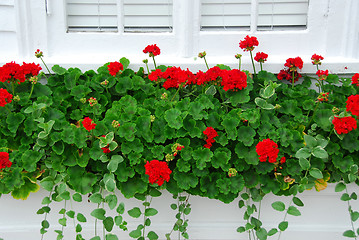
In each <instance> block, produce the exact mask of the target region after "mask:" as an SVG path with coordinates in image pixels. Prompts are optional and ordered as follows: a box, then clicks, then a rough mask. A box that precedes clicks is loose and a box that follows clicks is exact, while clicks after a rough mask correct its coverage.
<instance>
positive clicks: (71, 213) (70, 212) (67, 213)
mask: <svg viewBox="0 0 359 240" xmlns="http://www.w3.org/2000/svg"><path fill="white" fill-rule="evenodd" d="M66 215H67V216H69V218H74V217H75V212H74V211H72V210H70V211H67V212H66Z"/></svg>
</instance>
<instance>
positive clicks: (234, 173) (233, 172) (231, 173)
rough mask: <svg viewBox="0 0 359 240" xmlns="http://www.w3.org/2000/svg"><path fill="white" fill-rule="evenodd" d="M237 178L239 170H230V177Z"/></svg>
mask: <svg viewBox="0 0 359 240" xmlns="http://www.w3.org/2000/svg"><path fill="white" fill-rule="evenodd" d="M235 176H237V170H236V169H235V168H230V169H229V170H228V177H235Z"/></svg>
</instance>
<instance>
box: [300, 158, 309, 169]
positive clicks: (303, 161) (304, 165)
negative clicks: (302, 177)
mask: <svg viewBox="0 0 359 240" xmlns="http://www.w3.org/2000/svg"><path fill="white" fill-rule="evenodd" d="M299 165H300V167H301V168H302V169H303V170H308V169H309V168H310V162H309V161H308V160H307V159H305V158H299Z"/></svg>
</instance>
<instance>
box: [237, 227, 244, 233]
mask: <svg viewBox="0 0 359 240" xmlns="http://www.w3.org/2000/svg"><path fill="white" fill-rule="evenodd" d="M245 231H246V229H245V227H239V228H237V232H239V233H244V232H245Z"/></svg>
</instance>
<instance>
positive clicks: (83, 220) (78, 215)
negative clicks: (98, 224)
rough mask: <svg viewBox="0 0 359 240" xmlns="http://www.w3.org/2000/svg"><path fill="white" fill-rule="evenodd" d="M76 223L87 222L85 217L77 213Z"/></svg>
mask: <svg viewBox="0 0 359 240" xmlns="http://www.w3.org/2000/svg"><path fill="white" fill-rule="evenodd" d="M76 219H77V221H79V222H87V219H86V217H85V216H84V215H83V214H82V213H78V214H77V216H76Z"/></svg>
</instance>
